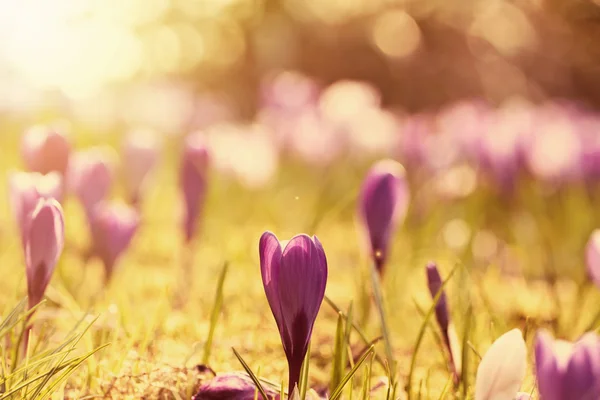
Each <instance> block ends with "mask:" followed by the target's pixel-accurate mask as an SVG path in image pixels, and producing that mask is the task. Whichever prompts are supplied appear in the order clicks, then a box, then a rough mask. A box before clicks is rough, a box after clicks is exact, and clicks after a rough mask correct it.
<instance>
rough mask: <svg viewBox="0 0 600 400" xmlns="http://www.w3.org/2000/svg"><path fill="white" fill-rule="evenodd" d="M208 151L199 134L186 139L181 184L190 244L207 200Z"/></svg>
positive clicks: (185, 225)
mask: <svg viewBox="0 0 600 400" xmlns="http://www.w3.org/2000/svg"><path fill="white" fill-rule="evenodd" d="M207 172H208V151H207V149H206V146H205V145H204V140H203V138H202V136H201V135H200V134H199V133H196V134H193V135H190V136H188V137H187V138H186V141H185V147H184V149H183V157H182V161H181V171H180V174H181V175H180V183H181V188H182V190H183V200H184V206H185V210H184V213H185V214H184V222H183V224H184V232H185V241H186V242H187V243H189V242H190V241H191V240H192V238H193V237H194V235H195V234H196V231H197V230H198V228H197V225H198V222H197V221H198V218H199V217H200V214H201V213H202V208H203V207H204V200H205V198H206V186H207V183H206V182H207Z"/></svg>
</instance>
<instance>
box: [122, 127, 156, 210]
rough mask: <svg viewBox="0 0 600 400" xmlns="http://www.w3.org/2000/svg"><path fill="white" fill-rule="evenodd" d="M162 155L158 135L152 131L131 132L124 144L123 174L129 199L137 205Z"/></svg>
mask: <svg viewBox="0 0 600 400" xmlns="http://www.w3.org/2000/svg"><path fill="white" fill-rule="evenodd" d="M159 153H160V143H159V140H158V138H157V134H156V133H154V132H152V131H144V130H136V131H133V132H131V133H130V134H129V135H128V136H127V137H126V138H125V142H124V143H123V157H122V165H123V166H122V172H123V180H124V184H125V190H126V191H127V196H128V198H129V199H130V200H131V201H132V203H134V204H136V203H138V201H139V200H140V197H141V196H142V194H143V193H142V192H143V191H144V188H145V186H146V183H147V181H148V175H149V174H150V172H151V171H152V169H153V168H154V167H155V166H156V163H157V161H158V157H159Z"/></svg>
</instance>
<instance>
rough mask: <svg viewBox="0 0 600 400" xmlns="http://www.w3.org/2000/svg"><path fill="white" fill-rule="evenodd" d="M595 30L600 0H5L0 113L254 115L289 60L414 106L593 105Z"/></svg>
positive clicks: (105, 120)
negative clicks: (460, 102)
mask: <svg viewBox="0 0 600 400" xmlns="http://www.w3.org/2000/svg"><path fill="white" fill-rule="evenodd" d="M599 40H600V2H598V1H597V0H576V1H564V0H515V1H506V0H460V1H446V0H428V1H421V0H327V1H324V0H51V1H49V0H22V1H12V0H0V111H2V112H4V113H7V114H10V115H11V116H12V117H15V116H21V117H30V116H32V115H37V116H39V113H40V112H43V113H46V115H52V116H59V117H66V118H69V119H71V120H74V121H76V122H79V123H82V124H86V126H89V127H90V128H91V129H97V130H100V131H101V130H106V129H112V128H114V127H118V126H123V125H130V124H143V125H147V126H150V127H153V128H156V129H160V130H162V131H165V132H167V133H179V132H181V131H183V130H193V129H198V128H203V127H205V126H206V125H207V124H209V123H211V122H214V121H215V120H222V119H227V118H232V117H241V118H250V117H252V116H253V115H254V114H255V113H256V110H257V109H258V107H259V103H260V100H261V88H264V86H265V81H268V80H269V79H270V78H271V77H272V76H273V75H274V74H276V73H277V72H278V71H283V70H293V71H297V72H299V73H301V74H304V75H307V76H310V77H312V78H314V79H315V82H316V84H317V85H321V86H326V85H328V84H330V83H332V82H335V81H338V80H340V79H352V80H359V81H366V82H370V83H371V84H372V85H373V86H374V87H375V88H376V89H377V90H378V92H379V93H381V99H382V102H383V104H384V105H386V106H390V107H393V108H395V109H399V110H402V111H410V112H415V111H422V110H429V109H435V108H438V107H440V106H442V105H445V104H447V103H449V102H451V101H454V100H457V99H463V98H473V97H479V98H482V99H485V100H487V101H488V102H490V103H491V104H500V103H501V102H503V101H504V100H506V99H507V98H512V97H514V96H519V97H522V98H525V99H528V100H531V101H533V102H540V101H543V100H544V99H546V98H548V97H552V98H556V97H566V98H572V99H575V100H577V101H580V102H582V103H584V104H587V105H591V106H597V105H598V104H600V63H599V61H600V46H598V45H597V43H598V41H599ZM288 89H289V88H288ZM282 90H285V88H283V89H282ZM263 94H264V93H263Z"/></svg>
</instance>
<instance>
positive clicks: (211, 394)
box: [192, 372, 279, 400]
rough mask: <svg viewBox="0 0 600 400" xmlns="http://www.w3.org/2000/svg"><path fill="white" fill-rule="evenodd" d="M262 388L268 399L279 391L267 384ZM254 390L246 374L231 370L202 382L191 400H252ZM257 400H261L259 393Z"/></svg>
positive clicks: (276, 395)
mask: <svg viewBox="0 0 600 400" xmlns="http://www.w3.org/2000/svg"><path fill="white" fill-rule="evenodd" d="M263 389H264V390H265V392H266V394H267V396H269V399H268V400H271V399H274V398H275V399H278V398H279V393H277V392H276V391H275V390H273V389H271V388H270V387H269V386H268V385H263ZM256 391H257V390H256V386H255V385H254V382H252V380H251V379H250V378H249V377H248V375H246V374H242V373H235V372H232V373H226V374H223V375H218V376H216V377H215V378H213V379H211V380H210V381H208V382H206V383H204V384H203V385H202V386H200V388H199V389H198V393H196V395H195V396H194V397H193V399H192V400H223V399H227V400H254V395H255V394H256ZM258 400H263V397H262V395H261V394H260V393H258ZM264 400H266V399H264Z"/></svg>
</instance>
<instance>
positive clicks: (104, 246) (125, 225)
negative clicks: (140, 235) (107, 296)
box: [90, 203, 140, 282]
mask: <svg viewBox="0 0 600 400" xmlns="http://www.w3.org/2000/svg"><path fill="white" fill-rule="evenodd" d="M139 221H140V218H139V215H138V212H137V211H136V210H135V209H134V208H132V207H129V206H127V205H125V204H122V203H101V204H99V205H97V206H96V207H95V208H94V211H93V213H92V214H91V216H90V230H91V233H92V241H93V243H92V246H93V247H92V251H93V254H94V255H95V256H97V257H99V258H100V260H102V262H103V263H104V268H105V271H106V275H105V281H106V282H108V281H110V279H111V278H112V275H113V271H114V267H115V265H116V262H117V260H118V259H119V257H120V256H121V254H123V252H124V251H125V250H126V249H127V248H128V247H129V244H130V243H131V239H132V238H133V235H134V234H135V232H136V231H137V228H138V225H139Z"/></svg>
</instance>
